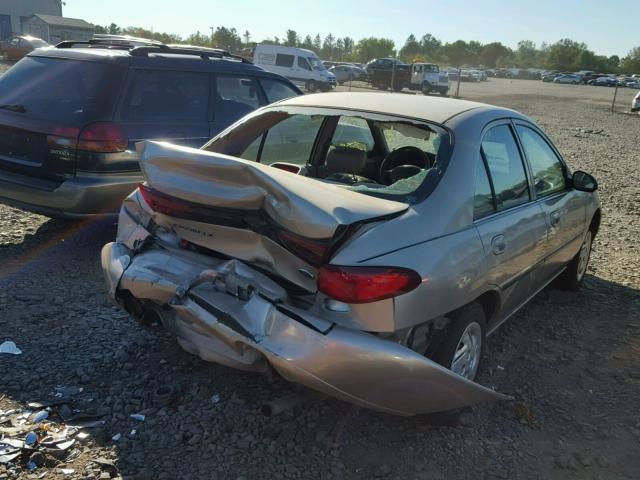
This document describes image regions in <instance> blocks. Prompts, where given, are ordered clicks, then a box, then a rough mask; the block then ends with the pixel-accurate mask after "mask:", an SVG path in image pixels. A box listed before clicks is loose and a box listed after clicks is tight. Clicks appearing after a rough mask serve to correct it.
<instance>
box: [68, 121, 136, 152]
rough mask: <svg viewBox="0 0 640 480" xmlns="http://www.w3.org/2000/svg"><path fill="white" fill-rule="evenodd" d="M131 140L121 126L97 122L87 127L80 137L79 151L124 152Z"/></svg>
mask: <svg viewBox="0 0 640 480" xmlns="http://www.w3.org/2000/svg"><path fill="white" fill-rule="evenodd" d="M128 145H129V139H128V138H127V136H126V135H125V133H124V130H123V129H122V127H121V126H120V125H118V124H117V123H113V122H95V123H90V124H89V125H87V126H85V127H84V128H83V129H82V131H81V132H80V135H79V136H78V144H77V147H76V148H77V149H78V150H82V151H85V152H94V153H116V152H124V151H125V150H126V149H127V146H128Z"/></svg>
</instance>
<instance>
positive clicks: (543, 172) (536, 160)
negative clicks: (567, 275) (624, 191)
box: [515, 121, 586, 281]
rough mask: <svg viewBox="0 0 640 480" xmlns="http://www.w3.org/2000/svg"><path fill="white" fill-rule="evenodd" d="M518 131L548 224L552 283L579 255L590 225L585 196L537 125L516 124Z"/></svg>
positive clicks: (546, 275) (547, 266) (545, 277)
mask: <svg viewBox="0 0 640 480" xmlns="http://www.w3.org/2000/svg"><path fill="white" fill-rule="evenodd" d="M515 125H516V132H517V134H518V138H519V141H520V144H521V146H522V151H523V152H524V155H525V159H526V163H527V164H528V168H529V175H530V177H531V178H532V183H533V193H534V196H535V198H536V203H538V204H539V205H540V207H541V208H542V211H543V212H544V216H545V221H546V223H547V232H548V238H547V251H546V253H545V256H546V261H545V266H544V272H543V280H545V281H548V280H550V279H551V278H553V277H554V276H555V275H557V274H558V273H560V271H561V270H562V268H563V267H564V266H565V265H566V264H567V263H568V262H569V261H571V259H572V258H573V257H574V256H575V255H576V253H577V252H578V250H579V249H580V245H581V244H582V240H583V236H584V233H585V225H586V206H585V204H584V200H583V196H582V195H581V194H580V193H579V192H576V191H575V190H573V189H572V188H570V186H569V181H568V178H569V175H568V171H567V167H566V165H565V163H564V161H563V160H562V157H561V156H560V155H559V153H558V152H557V150H556V149H555V147H553V144H552V143H551V142H550V141H549V140H548V139H547V138H546V137H545V136H544V134H543V133H542V132H541V131H540V130H539V129H537V128H536V127H535V126H534V125H532V124H530V123H527V122H523V121H516V122H515Z"/></svg>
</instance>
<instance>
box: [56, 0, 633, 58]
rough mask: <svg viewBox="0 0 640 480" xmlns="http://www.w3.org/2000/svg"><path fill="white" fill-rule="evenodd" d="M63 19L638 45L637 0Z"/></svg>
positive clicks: (458, 2) (168, 1) (607, 49)
mask: <svg viewBox="0 0 640 480" xmlns="http://www.w3.org/2000/svg"><path fill="white" fill-rule="evenodd" d="M65 2H66V6H65V7H63V15H64V16H66V17H74V18H83V19H85V20H87V21H90V22H92V23H96V24H100V25H107V24H109V23H111V22H115V23H117V24H118V25H120V26H139V27H144V28H147V29H153V30H155V31H161V32H168V33H178V34H180V35H183V36H186V35H188V34H189V33H193V32H195V31H196V30H200V32H202V33H207V34H208V33H210V30H209V27H212V26H213V27H215V26H226V27H229V28H231V27H235V28H236V29H237V30H238V32H239V33H241V34H242V33H244V31H245V30H249V32H250V33H251V40H252V41H260V40H262V39H264V38H267V37H273V36H278V37H280V38H283V37H284V36H285V32H286V31H287V29H293V30H295V31H296V32H298V34H299V35H301V36H304V35H306V34H310V35H311V36H312V37H313V36H315V34H316V33H320V35H322V37H323V38H324V36H325V35H327V34H328V33H331V34H333V35H334V37H344V36H350V37H352V38H354V39H355V40H358V39H360V38H363V37H369V36H376V37H387V38H391V39H393V40H394V41H395V43H396V48H400V47H401V46H402V45H403V44H404V41H405V40H406V38H407V36H408V35H409V34H410V33H413V34H415V35H416V37H417V38H420V37H421V36H422V35H423V34H425V33H431V34H432V35H434V36H435V37H437V38H439V39H440V40H442V41H443V42H450V41H455V40H458V39H462V40H478V41H480V42H482V43H490V42H494V41H498V42H502V43H504V44H505V45H507V46H510V47H512V48H513V47H515V46H516V44H517V42H518V41H519V40H533V41H534V42H536V43H537V44H540V43H541V42H548V43H553V42H556V41H557V40H560V39H561V38H571V39H572V40H576V41H580V42H584V43H586V44H587V45H588V46H589V48H590V49H592V50H593V51H595V53H596V54H599V55H620V56H621V57H622V56H624V55H626V54H627V53H628V52H629V50H631V48H633V47H634V46H638V45H640V22H639V18H640V17H639V15H640V10H639V9H638V3H637V1H635V0H634V1H632V0H608V1H603V0H533V1H531V0H511V1H508V0H503V1H501V0H481V1H471V0H439V1H433V0H404V1H389V0H387V1H384V2H381V1H369V2H362V1H349V0H315V1H303V0H296V1H293V0H272V1H269V0H234V1H229V0H228V1H224V2H223V1H215V0H65Z"/></svg>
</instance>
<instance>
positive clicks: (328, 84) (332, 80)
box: [253, 44, 336, 92]
mask: <svg viewBox="0 0 640 480" xmlns="http://www.w3.org/2000/svg"><path fill="white" fill-rule="evenodd" d="M253 63H254V64H255V65H258V66H260V67H262V68H264V69H265V70H268V71H270V72H273V73H277V74H280V75H282V76H283V77H286V78H288V79H289V80H291V81H292V82H293V83H295V84H296V85H298V86H304V88H306V89H307V91H309V92H315V91H316V90H321V91H323V92H328V91H329V90H331V89H332V88H335V86H336V77H335V75H334V74H333V73H331V72H330V71H328V70H327V69H326V67H325V66H324V65H323V64H322V62H321V61H320V59H319V58H318V56H317V55H316V54H315V53H314V52H312V51H311V50H305V49H304V48H295V47H285V46H282V45H264V44H260V45H256V49H255V51H254V52H253Z"/></svg>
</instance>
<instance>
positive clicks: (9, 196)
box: [0, 171, 142, 218]
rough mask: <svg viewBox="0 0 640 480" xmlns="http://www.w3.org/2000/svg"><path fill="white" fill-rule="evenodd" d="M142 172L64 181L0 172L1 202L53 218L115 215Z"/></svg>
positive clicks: (75, 178) (136, 183)
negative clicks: (51, 180)
mask: <svg viewBox="0 0 640 480" xmlns="http://www.w3.org/2000/svg"><path fill="white" fill-rule="evenodd" d="M141 181H142V175H141V174H140V173H126V174H110V175H86V176H85V175H82V176H81V175H78V176H76V177H74V178H71V179H69V180H65V181H63V182H50V181H46V180H38V179H35V178H31V177H28V176H25V175H19V174H14V173H9V172H5V171H0V202H1V203H5V204H7V205H10V206H13V207H17V208H21V209H23V210H28V211H31V212H35V213H41V214H43V215H48V216H53V217H66V218H84V217H91V216H99V215H108V216H115V215H117V212H118V209H119V207H120V205H121V204H122V200H124V198H125V197H126V196H127V195H128V194H130V193H131V192H132V191H133V190H135V188H136V186H137V185H138V183H140V182H141Z"/></svg>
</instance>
